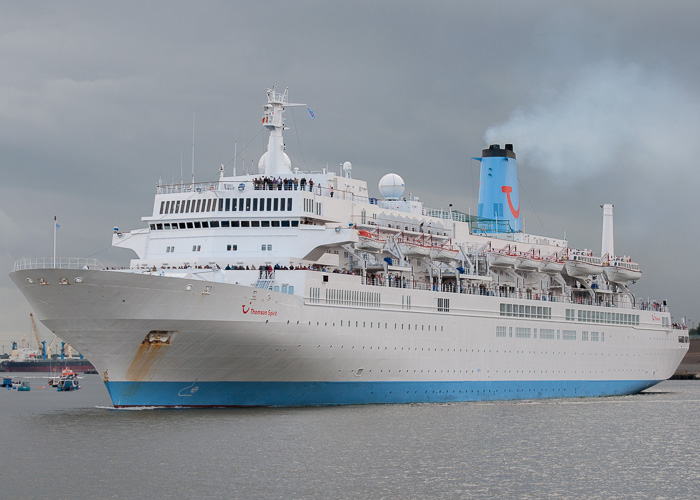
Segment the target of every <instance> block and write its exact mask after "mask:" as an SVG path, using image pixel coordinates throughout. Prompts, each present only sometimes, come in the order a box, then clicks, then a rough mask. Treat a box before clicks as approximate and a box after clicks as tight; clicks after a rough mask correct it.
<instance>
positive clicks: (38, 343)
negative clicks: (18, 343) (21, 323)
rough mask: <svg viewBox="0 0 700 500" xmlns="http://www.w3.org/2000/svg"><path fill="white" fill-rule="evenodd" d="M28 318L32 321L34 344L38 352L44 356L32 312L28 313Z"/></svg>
mask: <svg viewBox="0 0 700 500" xmlns="http://www.w3.org/2000/svg"><path fill="white" fill-rule="evenodd" d="M29 319H31V321H32V331H33V332H34V338H35V339H36V346H37V348H38V349H39V352H40V353H42V355H43V357H44V358H46V351H45V348H44V346H43V344H42V343H41V338H40V337H39V330H37V328H36V323H35V322H34V314H32V313H29Z"/></svg>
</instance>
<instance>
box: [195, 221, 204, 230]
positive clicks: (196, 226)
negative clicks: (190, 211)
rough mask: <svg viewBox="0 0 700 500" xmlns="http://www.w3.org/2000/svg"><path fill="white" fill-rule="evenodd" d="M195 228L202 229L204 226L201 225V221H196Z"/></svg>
mask: <svg viewBox="0 0 700 500" xmlns="http://www.w3.org/2000/svg"><path fill="white" fill-rule="evenodd" d="M194 228H195V229H201V228H202V224H201V223H200V222H199V221H195V222H194Z"/></svg>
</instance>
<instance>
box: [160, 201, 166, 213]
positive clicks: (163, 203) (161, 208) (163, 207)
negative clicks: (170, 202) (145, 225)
mask: <svg viewBox="0 0 700 500" xmlns="http://www.w3.org/2000/svg"><path fill="white" fill-rule="evenodd" d="M163 210H165V202H164V201H161V202H160V213H161V214H162V213H163Z"/></svg>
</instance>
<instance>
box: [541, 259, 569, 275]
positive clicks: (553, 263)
mask: <svg viewBox="0 0 700 500" xmlns="http://www.w3.org/2000/svg"><path fill="white" fill-rule="evenodd" d="M563 270H564V263H563V262H561V261H558V260H550V259H542V261H541V266H540V271H541V272H543V273H546V274H559V273H560V272H562V271H563Z"/></svg>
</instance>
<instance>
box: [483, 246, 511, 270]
mask: <svg viewBox="0 0 700 500" xmlns="http://www.w3.org/2000/svg"><path fill="white" fill-rule="evenodd" d="M487 255H488V261H489V266H490V267H496V268H501V269H509V268H512V267H515V265H516V264H517V263H518V257H517V256H515V255H512V254H511V253H510V252H509V251H508V250H504V249H501V250H491V251H490V252H488V253H487Z"/></svg>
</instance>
